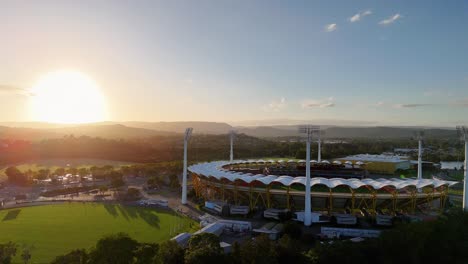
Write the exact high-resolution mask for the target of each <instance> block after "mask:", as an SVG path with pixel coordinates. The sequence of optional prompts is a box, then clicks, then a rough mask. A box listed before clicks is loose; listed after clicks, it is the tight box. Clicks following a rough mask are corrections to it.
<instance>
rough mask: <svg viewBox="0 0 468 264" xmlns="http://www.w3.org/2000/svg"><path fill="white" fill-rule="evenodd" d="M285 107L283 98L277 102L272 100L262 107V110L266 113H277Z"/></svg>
mask: <svg viewBox="0 0 468 264" xmlns="http://www.w3.org/2000/svg"><path fill="white" fill-rule="evenodd" d="M285 107H286V99H285V98H284V97H282V98H280V99H279V100H273V101H271V102H270V103H269V104H267V105H264V106H263V107H262V108H263V110H264V111H266V112H279V111H280V110H282V109H283V108H285Z"/></svg>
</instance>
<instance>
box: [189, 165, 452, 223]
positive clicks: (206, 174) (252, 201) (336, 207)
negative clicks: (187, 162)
mask: <svg viewBox="0 0 468 264" xmlns="http://www.w3.org/2000/svg"><path fill="white" fill-rule="evenodd" d="M305 164H306V162H305V161H304V160H298V161H294V160H289V161H283V160H278V161H273V160H268V161H264V160H248V161H232V162H229V161H215V162H207V163H200V164H195V165H192V166H190V167H189V168H188V170H189V172H190V173H191V176H192V182H193V188H194V190H195V194H196V195H197V197H201V198H204V200H205V201H223V202H226V203H229V204H233V205H239V206H248V208H249V210H254V209H270V208H275V209H288V210H291V211H301V210H304V204H305V199H304V197H305V186H306V177H304V175H305V172H304V171H305ZM365 166H366V165H365V164H364V163H362V162H359V161H358V162H356V163H352V162H346V163H341V162H338V161H335V162H333V163H330V162H328V161H321V162H317V161H311V184H310V186H311V190H310V191H311V201H312V202H311V205H312V209H313V210H314V211H328V213H329V214H331V213H333V212H337V211H343V209H349V210H353V211H354V210H355V209H362V208H366V209H367V210H368V211H370V212H373V213H375V212H377V211H382V210H383V211H389V212H399V211H404V212H410V213H414V212H415V210H416V209H417V207H418V208H425V209H435V210H439V209H443V208H444V207H445V202H446V199H447V191H448V188H449V187H450V186H452V185H454V184H456V183H457V182H452V181H444V180H439V179H435V178H433V179H397V178H391V179H388V178H378V179H371V178H367V176H368V175H367V174H368V173H367V170H366V169H365Z"/></svg>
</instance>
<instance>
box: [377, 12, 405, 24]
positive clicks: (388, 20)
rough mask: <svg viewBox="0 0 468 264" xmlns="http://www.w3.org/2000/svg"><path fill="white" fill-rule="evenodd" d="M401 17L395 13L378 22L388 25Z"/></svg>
mask: <svg viewBox="0 0 468 264" xmlns="http://www.w3.org/2000/svg"><path fill="white" fill-rule="evenodd" d="M400 18H401V15H400V14H398V13H397V14H395V15H393V16H391V17H389V18H387V19H384V20H382V21H380V22H379V24H380V25H390V24H392V23H394V22H395V21H397V20H398V19H400Z"/></svg>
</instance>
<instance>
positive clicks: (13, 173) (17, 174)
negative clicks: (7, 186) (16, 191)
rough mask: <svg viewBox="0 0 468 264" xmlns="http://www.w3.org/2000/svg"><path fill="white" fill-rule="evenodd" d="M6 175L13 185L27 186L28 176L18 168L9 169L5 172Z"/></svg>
mask: <svg viewBox="0 0 468 264" xmlns="http://www.w3.org/2000/svg"><path fill="white" fill-rule="evenodd" d="M5 174H6V176H7V177H8V181H9V182H11V183H15V184H19V185H25V184H27V183H28V177H27V175H26V174H24V173H22V172H21V171H20V170H19V169H18V168H16V167H8V168H7V169H6V170H5Z"/></svg>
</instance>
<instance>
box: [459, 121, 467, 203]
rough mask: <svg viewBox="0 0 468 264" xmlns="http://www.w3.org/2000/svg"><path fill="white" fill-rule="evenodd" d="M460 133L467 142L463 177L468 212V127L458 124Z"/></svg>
mask: <svg viewBox="0 0 468 264" xmlns="http://www.w3.org/2000/svg"><path fill="white" fill-rule="evenodd" d="M457 131H458V135H459V136H460V139H461V140H462V141H464V142H465V163H464V164H463V170H464V171H465V172H464V175H463V176H464V177H463V211H465V212H468V195H467V193H466V192H467V191H468V177H467V168H466V167H467V165H468V127H466V126H457Z"/></svg>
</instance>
